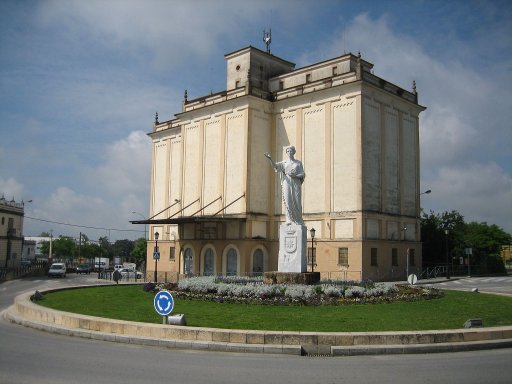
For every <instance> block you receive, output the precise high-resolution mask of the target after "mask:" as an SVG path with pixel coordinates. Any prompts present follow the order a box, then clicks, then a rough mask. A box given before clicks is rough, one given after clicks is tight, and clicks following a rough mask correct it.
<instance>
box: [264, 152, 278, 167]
mask: <svg viewBox="0 0 512 384" xmlns="http://www.w3.org/2000/svg"><path fill="white" fill-rule="evenodd" d="M263 155H264V156H265V157H266V158H267V159H269V160H270V162H271V163H272V166H273V167H274V168H277V164H276V163H275V161H274V160H272V157H271V156H270V153H268V152H265V153H264V154H263Z"/></svg>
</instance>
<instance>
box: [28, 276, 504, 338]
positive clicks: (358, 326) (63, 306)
mask: <svg viewBox="0 0 512 384" xmlns="http://www.w3.org/2000/svg"><path fill="white" fill-rule="evenodd" d="M444 292H445V296H444V297H443V298H441V299H434V300H425V301H416V302H395V303H390V304H353V305H341V306H327V305H326V306H317V307H313V306H271V305H247V304H230V303H217V302H206V301H199V300H180V299H176V298H175V307H174V311H173V313H174V314H176V313H183V314H185V317H186V319H187V325H189V326H195V327H213V328H231V329H254V330H275V331H319V332H357V331H405V330H412V331H414V330H428V329H455V328H462V326H463V324H464V322H465V321H466V320H467V319H470V318H481V319H483V323H484V326H486V327H490V326H500V325H512V298H510V297H504V296H497V295H489V294H483V293H473V292H458V291H444ZM153 298H154V294H151V293H147V292H144V291H143V289H142V286H140V285H119V286H109V287H92V288H80V289H72V290H64V291H58V292H53V293H49V294H46V295H45V296H44V298H43V299H42V300H41V301H38V303H39V304H41V305H44V306H46V307H49V308H53V309H58V310H62V311H67V312H74V313H81V314H85V315H91V316H99V317H107V318H112V319H120V320H131V321H139V322H148V323H161V322H162V317H161V316H160V315H158V314H157V313H156V311H155V309H154V308H153Z"/></svg>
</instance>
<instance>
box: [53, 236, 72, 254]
mask: <svg viewBox="0 0 512 384" xmlns="http://www.w3.org/2000/svg"><path fill="white" fill-rule="evenodd" d="M52 253H53V255H54V256H55V257H59V258H61V259H72V258H73V257H74V256H75V253H76V243H75V240H73V239H71V238H69V237H63V236H60V237H59V238H58V239H55V240H53V243H52Z"/></svg>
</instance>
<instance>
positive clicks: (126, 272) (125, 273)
mask: <svg viewBox="0 0 512 384" xmlns="http://www.w3.org/2000/svg"><path fill="white" fill-rule="evenodd" d="M119 272H120V273H121V276H122V278H123V279H127V278H128V279H130V278H135V279H142V276H143V275H142V272H139V271H133V270H131V269H128V268H123V269H119Z"/></svg>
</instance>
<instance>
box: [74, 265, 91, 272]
mask: <svg viewBox="0 0 512 384" xmlns="http://www.w3.org/2000/svg"><path fill="white" fill-rule="evenodd" d="M76 273H77V274H78V273H79V274H82V273H87V274H90V273H91V267H90V266H89V264H80V265H79V266H78V267H76Z"/></svg>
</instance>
